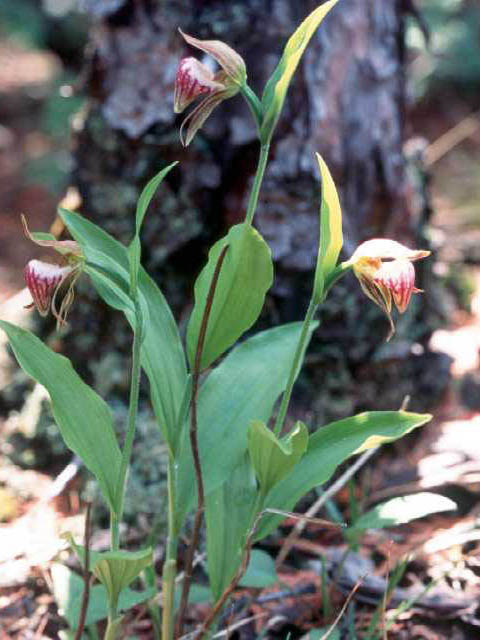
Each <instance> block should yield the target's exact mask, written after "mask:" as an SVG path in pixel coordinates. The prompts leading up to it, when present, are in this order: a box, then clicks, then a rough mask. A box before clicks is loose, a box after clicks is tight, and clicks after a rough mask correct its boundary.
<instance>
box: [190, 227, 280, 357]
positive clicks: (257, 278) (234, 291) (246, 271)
mask: <svg viewBox="0 0 480 640" xmlns="http://www.w3.org/2000/svg"><path fill="white" fill-rule="evenodd" d="M225 246H227V247H228V248H227V251H226V254H225V257H224V259H223V263H222V265H221V268H220V274H219V276H218V281H217V285H216V288H215V294H214V297H213V303H212V306H211V311H210V315H209V319H208V325H207V332H206V336H205V342H204V346H203V350H202V358H201V364H200V366H201V368H202V369H204V368H205V367H208V366H209V365H210V364H211V363H212V362H213V361H214V360H215V359H216V358H218V356H220V355H221V354H222V353H224V351H226V349H228V348H229V347H231V346H232V344H234V342H236V340H238V338H240V336H241V335H242V334H243V333H244V332H245V331H246V330H247V329H249V328H250V327H251V326H252V325H253V323H254V322H255V320H256V319H257V318H258V316H259V314H260V311H261V310H262V307H263V303H264V300H265V294H266V292H267V291H268V289H269V288H270V286H271V284H272V280H273V264H272V256H271V253H270V249H269V248H268V245H267V244H266V243H265V241H264V240H263V238H262V236H261V235H260V234H259V233H258V232H257V231H256V230H255V229H253V227H251V226H250V225H248V224H239V225H236V226H234V227H232V228H231V229H230V231H229V232H228V234H227V235H226V236H225V237H224V238H222V239H221V240H219V241H218V242H216V243H215V244H214V245H213V247H212V248H211V249H210V252H209V254H208V262H207V264H206V266H205V267H204V269H203V270H202V272H201V273H200V275H199V276H198V278H197V281H196V283H195V306H194V308H193V311H192V315H191V317H190V321H189V323H188V329H187V353H188V359H189V362H190V366H191V367H192V368H193V364H194V361H195V353H196V350H197V343H198V338H199V334H200V329H201V325H202V319H203V315H204V312H205V307H206V304H207V298H208V294H209V291H210V287H211V283H212V280H213V277H214V274H215V272H216V270H217V263H218V261H219V257H220V254H221V252H222V251H223V250H224V247H225Z"/></svg>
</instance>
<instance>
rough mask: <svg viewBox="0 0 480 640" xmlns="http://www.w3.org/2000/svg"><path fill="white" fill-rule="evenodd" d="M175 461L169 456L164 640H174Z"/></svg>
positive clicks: (164, 581)
mask: <svg viewBox="0 0 480 640" xmlns="http://www.w3.org/2000/svg"><path fill="white" fill-rule="evenodd" d="M174 473H175V461H174V458H173V455H172V454H171V453H170V452H169V454H168V472H167V482H168V485H167V486H168V537H167V545H166V549H165V562H164V564H163V574H162V609H163V611H162V640H172V638H173V622H174V595H175V577H176V574H177V547H178V536H177V531H176V528H175V478H174Z"/></svg>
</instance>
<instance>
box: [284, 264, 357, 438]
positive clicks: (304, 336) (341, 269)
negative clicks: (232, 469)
mask: <svg viewBox="0 0 480 640" xmlns="http://www.w3.org/2000/svg"><path fill="white" fill-rule="evenodd" d="M351 268H352V265H351V264H349V263H348V262H342V263H341V264H339V265H338V266H337V267H335V269H334V270H333V271H332V273H331V274H330V275H329V276H328V278H326V280H325V285H324V287H323V293H322V296H321V299H320V300H319V301H318V302H323V301H324V300H325V298H326V297H327V294H328V292H329V291H330V289H331V288H332V286H333V285H334V284H335V282H337V280H339V279H340V278H342V277H343V276H344V275H345V274H346V273H347V271H350V269H351ZM318 302H316V301H315V299H314V298H311V299H310V303H309V305H308V309H307V313H306V315H305V318H304V320H303V325H302V332H301V334H300V338H299V340H298V344H297V348H296V350H295V355H294V357H293V361H292V366H291V368H290V373H289V375H288V382H287V386H286V388H285V391H284V394H283V396H282V403H281V405H280V409H279V411H278V415H277V419H276V421H275V427H274V430H273V431H274V433H275V435H277V436H278V435H279V434H280V432H281V431H282V427H283V423H284V422H285V416H286V415H287V409H288V405H289V403H290V398H291V395H292V389H293V385H294V384H295V379H296V377H297V373H298V368H299V366H300V363H301V360H302V358H303V356H304V353H305V349H306V347H307V342H308V336H309V333H310V325H311V323H312V320H313V317H314V316H315V312H316V310H317V308H318Z"/></svg>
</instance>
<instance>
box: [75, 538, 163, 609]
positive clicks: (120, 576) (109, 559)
mask: <svg viewBox="0 0 480 640" xmlns="http://www.w3.org/2000/svg"><path fill="white" fill-rule="evenodd" d="M65 538H66V539H67V540H68V541H69V542H70V545H71V547H72V549H73V551H75V553H76V554H77V556H78V559H79V560H80V562H81V563H82V564H83V562H84V558H85V548H84V547H82V546H81V545H79V544H76V543H75V541H74V539H73V537H72V536H71V534H66V535H65ZM152 563H153V551H152V548H151V547H148V548H147V549H140V550H139V551H90V553H89V566H90V571H91V572H92V573H93V574H94V575H95V577H96V578H98V580H100V582H101V583H102V584H103V586H104V587H105V589H106V590H107V594H108V599H109V602H110V604H111V605H112V606H114V607H115V606H116V605H117V603H118V599H119V596H120V592H121V591H122V590H123V589H125V588H126V587H128V586H129V585H130V584H131V583H132V582H133V581H134V580H135V578H138V576H139V575H140V574H141V573H142V571H143V570H144V569H146V568H147V567H149V566H150V565H151V564H152Z"/></svg>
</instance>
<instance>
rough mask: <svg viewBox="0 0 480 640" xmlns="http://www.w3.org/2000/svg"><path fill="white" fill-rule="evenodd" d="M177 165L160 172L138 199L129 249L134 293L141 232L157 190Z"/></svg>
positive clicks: (169, 166) (174, 163)
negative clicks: (133, 232)
mask: <svg viewBox="0 0 480 640" xmlns="http://www.w3.org/2000/svg"><path fill="white" fill-rule="evenodd" d="M176 164H178V162H172V164H169V165H168V167H165V168H164V169H162V170H161V171H159V173H157V175H156V176H154V177H153V178H152V179H151V180H150V181H149V182H148V183H147V185H146V186H145V187H144V189H143V191H142V193H141V194H140V197H139V199H138V202H137V211H136V215H135V235H134V237H133V240H132V242H131V243H130V246H129V247H128V255H129V260H130V279H131V280H130V281H131V287H132V291H135V290H136V288H137V284H138V269H139V267H140V259H141V244H140V230H141V228H142V224H143V220H144V218H145V214H146V213H147V209H148V207H149V205H150V202H151V200H152V198H153V196H154V195H155V192H156V190H157V189H158V187H159V186H160V184H161V182H162V180H163V179H164V178H165V176H166V175H167V173H169V171H170V170H171V169H173V167H174V166H175V165H176Z"/></svg>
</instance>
